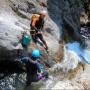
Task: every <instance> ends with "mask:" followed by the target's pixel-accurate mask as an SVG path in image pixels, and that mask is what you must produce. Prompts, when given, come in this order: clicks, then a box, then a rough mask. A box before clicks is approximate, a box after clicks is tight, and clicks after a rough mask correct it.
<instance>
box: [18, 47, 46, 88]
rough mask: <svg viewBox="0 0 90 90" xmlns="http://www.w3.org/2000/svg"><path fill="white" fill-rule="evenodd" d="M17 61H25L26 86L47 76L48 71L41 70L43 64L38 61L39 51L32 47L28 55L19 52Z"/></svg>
mask: <svg viewBox="0 0 90 90" xmlns="http://www.w3.org/2000/svg"><path fill="white" fill-rule="evenodd" d="M18 55H19V58H20V59H19V61H22V62H23V63H25V67H26V73H27V76H26V87H28V86H30V85H31V83H32V82H37V81H39V80H41V79H42V78H48V72H47V71H42V69H43V65H42V64H41V63H39V61H40V60H39V57H40V51H39V50H38V49H34V50H33V51H32V52H31V55H30V56H29V55H28V54H27V53H24V54H19V53H18ZM26 87H25V88H26Z"/></svg>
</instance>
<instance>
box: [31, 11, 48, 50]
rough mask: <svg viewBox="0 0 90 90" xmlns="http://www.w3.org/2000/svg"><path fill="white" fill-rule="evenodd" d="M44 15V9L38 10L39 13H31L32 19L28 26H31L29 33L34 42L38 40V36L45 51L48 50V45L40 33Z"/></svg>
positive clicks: (45, 12) (45, 13)
mask: <svg viewBox="0 0 90 90" xmlns="http://www.w3.org/2000/svg"><path fill="white" fill-rule="evenodd" d="M46 15H47V11H46V10H42V11H40V12H39V14H34V15H32V20H31V24H30V26H31V31H30V34H31V36H32V39H33V41H34V42H35V43H37V42H38V38H39V39H40V40H41V41H42V42H43V44H44V46H45V49H46V51H48V45H47V43H46V41H45V40H44V38H43V35H42V30H43V26H44V18H45V16H46Z"/></svg>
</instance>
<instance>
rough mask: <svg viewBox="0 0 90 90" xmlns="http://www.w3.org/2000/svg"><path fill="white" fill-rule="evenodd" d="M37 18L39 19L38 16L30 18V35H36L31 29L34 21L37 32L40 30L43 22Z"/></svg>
mask: <svg viewBox="0 0 90 90" xmlns="http://www.w3.org/2000/svg"><path fill="white" fill-rule="evenodd" d="M39 17H40V15H39V14H33V15H32V17H31V24H30V25H31V31H30V33H31V34H35V33H38V32H37V31H36V30H35V29H33V27H32V22H33V20H34V19H36V23H35V27H36V28H37V30H40V29H41V28H42V27H43V24H44V20H42V19H40V18H39Z"/></svg>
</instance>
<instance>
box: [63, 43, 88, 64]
mask: <svg viewBox="0 0 90 90" xmlns="http://www.w3.org/2000/svg"><path fill="white" fill-rule="evenodd" d="M65 47H66V49H67V50H71V51H73V52H75V53H76V54H77V55H78V56H79V57H80V58H81V60H82V59H84V61H85V62H87V63H89V64H90V51H89V50H88V49H83V48H81V47H80V44H79V43H78V42H74V43H68V44H66V45H65Z"/></svg>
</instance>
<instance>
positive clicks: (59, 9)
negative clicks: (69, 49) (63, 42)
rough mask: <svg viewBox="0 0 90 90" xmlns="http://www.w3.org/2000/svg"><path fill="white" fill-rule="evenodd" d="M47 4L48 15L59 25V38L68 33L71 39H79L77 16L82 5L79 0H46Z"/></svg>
mask: <svg viewBox="0 0 90 90" xmlns="http://www.w3.org/2000/svg"><path fill="white" fill-rule="evenodd" d="M47 6H48V11H49V15H50V17H51V18H52V20H53V21H54V22H56V24H57V25H58V26H59V31H60V32H61V31H62V33H60V34H61V38H62V39H64V38H65V37H66V36H67V35H66V34H68V36H69V37H71V38H72V39H74V40H76V41H81V35H80V34H79V30H80V21H79V17H80V10H81V8H82V7H81V4H80V1H79V0H76V1H73V0H61V1H58V0H48V3H47ZM61 23H62V24H61ZM60 26H62V29H61V27H60Z"/></svg>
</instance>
